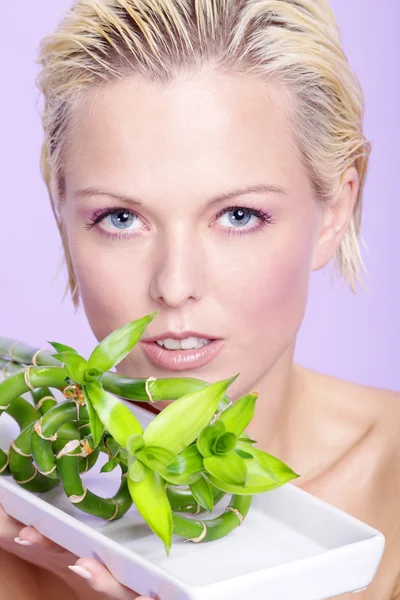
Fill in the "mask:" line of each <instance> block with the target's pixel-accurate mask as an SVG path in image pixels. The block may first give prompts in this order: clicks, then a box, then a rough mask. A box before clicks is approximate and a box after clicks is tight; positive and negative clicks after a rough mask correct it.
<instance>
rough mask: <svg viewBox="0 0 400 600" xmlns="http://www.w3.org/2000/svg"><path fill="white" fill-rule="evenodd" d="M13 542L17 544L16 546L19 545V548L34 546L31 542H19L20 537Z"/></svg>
mask: <svg viewBox="0 0 400 600" xmlns="http://www.w3.org/2000/svg"><path fill="white" fill-rule="evenodd" d="M14 542H17V544H21V546H34V545H35V544H34V543H33V542H28V540H21V538H20V537H16V538H14Z"/></svg>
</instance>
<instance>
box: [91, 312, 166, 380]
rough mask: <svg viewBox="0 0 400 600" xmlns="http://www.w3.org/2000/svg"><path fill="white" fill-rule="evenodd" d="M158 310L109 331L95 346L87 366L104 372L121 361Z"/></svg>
mask: <svg viewBox="0 0 400 600" xmlns="http://www.w3.org/2000/svg"><path fill="white" fill-rule="evenodd" d="M159 312H160V311H159V310H157V311H155V312H153V313H151V314H149V315H146V316H145V317H142V318H141V319H137V320H135V321H131V322H130V323H128V324H127V325H124V326H123V327H120V328H119V329H116V330H115V331H113V332H112V333H110V334H109V335H108V336H107V337H105V338H104V339H103V340H102V341H101V342H100V343H99V344H98V345H97V346H96V347H95V349H94V350H93V352H92V353H91V355H90V356H89V359H88V363H89V366H90V367H95V368H96V369H100V370H101V371H103V372H104V373H105V372H106V371H109V370H110V369H111V368H112V367H113V366H114V365H117V364H118V363H119V362H121V360H123V359H124V358H125V356H126V355H127V354H129V352H130V351H131V350H132V348H134V346H135V345H136V344H137V342H138V341H139V339H140V337H141V336H142V334H143V332H144V331H145V329H146V327H147V326H148V325H149V324H150V323H151V321H152V320H153V319H154V317H155V316H156V314H158V313H159Z"/></svg>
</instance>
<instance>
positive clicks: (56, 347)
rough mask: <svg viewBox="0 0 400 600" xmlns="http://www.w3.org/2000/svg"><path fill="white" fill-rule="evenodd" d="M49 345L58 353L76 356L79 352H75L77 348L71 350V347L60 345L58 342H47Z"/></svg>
mask: <svg viewBox="0 0 400 600" xmlns="http://www.w3.org/2000/svg"><path fill="white" fill-rule="evenodd" d="M47 343H48V344H50V345H51V346H53V348H54V350H56V351H57V352H76V354H78V351H77V350H75V348H71V346H66V345H65V344H59V343H58V342H47Z"/></svg>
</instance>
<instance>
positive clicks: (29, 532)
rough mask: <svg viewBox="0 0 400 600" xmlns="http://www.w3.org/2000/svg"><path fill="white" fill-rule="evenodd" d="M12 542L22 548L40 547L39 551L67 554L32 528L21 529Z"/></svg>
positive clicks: (63, 549)
mask: <svg viewBox="0 0 400 600" xmlns="http://www.w3.org/2000/svg"><path fill="white" fill-rule="evenodd" d="M14 541H16V542H17V543H19V544H21V545H23V546H33V545H35V546H40V548H41V549H44V550H49V551H50V552H59V553H62V552H67V550H65V548H63V547H62V546H59V545H58V544H56V543H55V542H53V541H52V540H49V538H47V537H45V536H44V535H42V534H41V533H40V532H39V531H38V530H37V529H35V528H34V527H23V528H22V529H21V530H20V531H19V534H18V537H17V538H15V540H14Z"/></svg>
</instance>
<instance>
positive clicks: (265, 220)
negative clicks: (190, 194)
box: [84, 206, 274, 240]
mask: <svg viewBox="0 0 400 600" xmlns="http://www.w3.org/2000/svg"><path fill="white" fill-rule="evenodd" d="M233 210H242V211H245V212H249V213H251V214H252V215H254V216H256V217H258V218H259V219H260V224H258V225H257V226H256V227H253V228H252V229H249V230H246V233H242V232H241V231H240V230H239V229H236V228H234V227H232V228H230V227H228V228H227V229H228V236H233V237H235V236H238V237H241V236H242V235H248V234H250V233H257V232H258V231H261V230H262V229H263V228H264V227H266V226H268V225H272V224H273V223H274V220H273V219H272V215H271V214H270V213H268V212H264V211H262V210H260V209H258V208H253V207H247V206H229V207H228V208H224V209H223V210H221V211H220V212H219V213H218V214H217V216H216V218H217V219H218V218H219V217H222V215H224V214H225V213H227V212H231V211H233ZM120 212H126V213H130V214H131V215H134V216H135V217H138V215H136V213H134V212H133V211H131V210H128V209H127V208H116V207H114V208H111V207H106V208H105V209H101V210H98V211H96V212H95V213H93V215H92V216H91V217H89V219H90V221H92V222H91V223H86V224H85V226H84V227H85V229H87V230H90V229H92V227H94V226H95V225H97V224H98V223H100V221H103V220H104V219H105V218H106V217H108V216H109V215H113V214H118V213H120ZM101 235H104V236H105V237H107V238H110V239H111V240H116V239H126V238H129V237H130V235H129V234H126V233H109V232H107V231H104V230H101Z"/></svg>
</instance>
